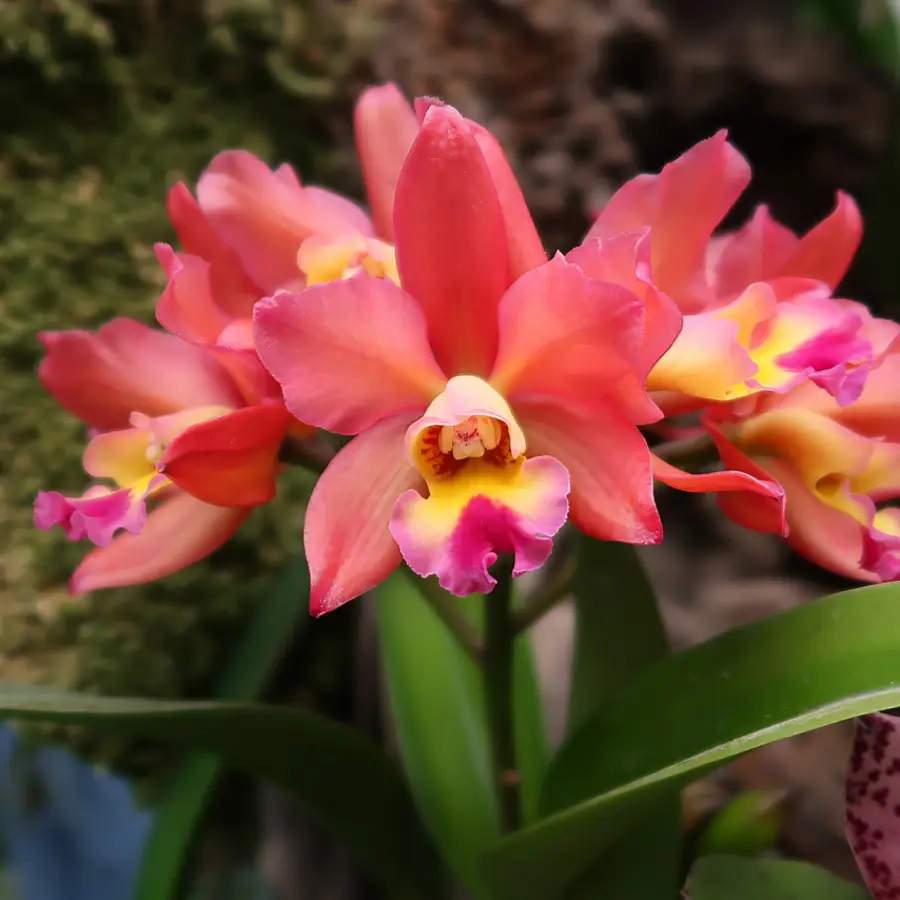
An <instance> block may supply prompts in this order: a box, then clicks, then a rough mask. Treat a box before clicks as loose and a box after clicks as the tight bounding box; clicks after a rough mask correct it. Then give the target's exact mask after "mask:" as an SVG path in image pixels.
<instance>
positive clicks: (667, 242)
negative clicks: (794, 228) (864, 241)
mask: <svg viewBox="0 0 900 900" xmlns="http://www.w3.org/2000/svg"><path fill="white" fill-rule="evenodd" d="M727 138H728V135H727V132H725V131H724V130H723V131H719V132H717V133H716V134H715V135H714V136H713V137H711V138H708V139H707V140H705V141H701V142H700V143H699V144H697V145H696V146H695V147H692V148H691V149H690V150H688V151H687V152H686V153H684V154H683V155H682V156H680V157H679V158H678V159H677V160H675V161H674V162H671V163H669V164H668V165H667V166H665V167H664V168H663V169H662V171H661V172H660V173H659V174H658V175H638V176H637V177H636V178H633V179H632V180H631V181H629V182H627V183H626V184H625V185H623V186H622V187H621V188H620V189H619V190H618V191H616V193H615V194H614V195H613V197H612V198H611V199H610V201H609V202H608V203H607V204H606V206H605V207H604V208H603V209H602V210H601V211H600V213H599V214H598V215H597V218H596V220H595V222H594V224H593V226H592V227H591V229H590V231H589V232H588V235H587V239H593V238H600V239H601V240H607V239H609V238H612V237H616V236H617V235H620V234H625V233H628V232H634V231H639V230H641V229H643V228H650V229H651V272H650V277H651V280H652V281H653V284H654V285H655V286H656V287H657V288H658V289H659V290H661V291H663V292H665V293H666V294H667V295H668V296H669V297H671V298H672V299H673V300H674V301H675V302H676V303H677V304H678V305H679V307H680V308H681V309H682V310H683V311H684V312H685V313H697V312H702V311H704V310H707V309H710V308H713V307H717V306H723V305H725V304H726V303H728V302H730V301H732V300H734V299H736V298H737V297H738V296H740V295H741V294H742V293H743V292H744V291H745V290H746V289H747V288H748V287H750V285H752V284H754V283H756V282H761V281H764V282H768V283H770V284H772V285H773V287H774V289H775V293H776V296H779V297H783V296H793V295H794V294H797V293H808V292H809V290H810V289H811V288H812V285H811V284H810V282H813V283H821V284H824V285H825V286H826V287H827V288H829V290H833V289H834V288H835V287H836V286H837V285H838V283H839V282H840V280H841V278H843V276H844V273H845V272H846V271H847V268H848V267H849V265H850V262H851V260H852V259H853V256H854V254H855V253H856V249H857V247H858V246H859V241H860V236H861V233H862V220H861V218H860V214H859V210H858V209H857V207H856V204H855V203H854V202H853V200H852V199H851V198H850V197H848V196H847V195H846V194H843V193H839V194H838V198H837V207H836V208H835V210H834V212H833V213H831V215H829V216H828V217H827V218H826V219H824V220H823V221H822V222H820V223H819V224H818V225H817V226H816V227H815V228H813V229H812V230H811V231H810V232H809V233H808V234H806V235H805V236H804V237H802V238H798V237H797V236H796V235H795V234H794V233H793V232H791V231H790V230H789V229H788V228H785V227H784V226H783V225H779V224H778V223H777V222H775V221H774V220H773V219H772V218H771V216H770V215H769V213H768V210H767V209H766V208H765V207H760V209H758V210H757V212H756V214H755V215H754V216H753V218H752V219H751V220H750V222H749V223H748V224H747V225H746V226H745V227H744V228H742V229H740V230H739V231H737V232H733V233H732V234H726V235H722V236H717V237H713V232H714V231H715V230H716V229H717V228H718V227H719V225H720V224H721V223H722V220H723V219H724V218H725V215H726V214H727V213H728V211H729V210H730V209H731V207H732V206H733V205H734V203H735V202H736V201H737V199H738V197H739V196H740V195H741V193H743V191H744V189H745V188H746V187H747V185H748V184H749V183H750V166H749V164H748V163H747V161H746V159H744V157H743V156H742V155H741V154H740V153H739V152H738V150H737V149H736V148H735V147H734V146H732V145H731V144H730V143H729V142H728V139H727ZM803 282H806V284H803Z"/></svg>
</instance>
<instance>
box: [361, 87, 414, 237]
mask: <svg viewBox="0 0 900 900" xmlns="http://www.w3.org/2000/svg"><path fill="white" fill-rule="evenodd" d="M353 121H354V126H355V131H356V149H357V153H358V154H359V161H360V164H361V165H362V170H363V178H364V180H365V183H366V194H367V195H368V198H369V206H370V207H371V209H372V219H373V220H374V222H375V230H376V232H377V233H378V235H379V237H382V238H384V239H385V240H387V241H393V240H394V192H395V191H396V190H397V180H398V179H399V177H400V169H401V168H402V167H403V161H404V160H405V159H406V154H407V153H408V152H409V148H410V146H411V144H412V142H413V138H415V136H416V132H417V131H418V130H419V123H418V120H417V119H416V114H415V113H414V112H413V108H412V106H411V105H410V103H409V101H408V100H407V99H406V98H405V97H404V96H403V94H402V93H401V92H400V89H399V88H398V87H397V85H395V84H383V85H379V86H377V87H370V88H366V90H364V91H363V92H362V94H360V96H359V100H357V102H356V110H355V112H354V118H353Z"/></svg>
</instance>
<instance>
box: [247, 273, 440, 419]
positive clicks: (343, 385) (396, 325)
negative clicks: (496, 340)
mask: <svg viewBox="0 0 900 900" xmlns="http://www.w3.org/2000/svg"><path fill="white" fill-rule="evenodd" d="M254 323H255V334H256V345H257V350H258V352H259V356H260V359H261V360H262V361H263V364H264V365H265V366H266V368H268V370H269V371H270V372H271V373H272V375H274V376H275V378H276V380H277V381H279V382H280V384H281V386H282V388H283V390H284V399H285V402H286V403H287V407H288V409H289V410H290V411H291V412H292V413H293V414H294V415H295V416H297V418H298V419H301V420H302V421H304V422H308V423H309V424H311V425H316V426H318V427H320V428H327V429H328V430H329V431H335V432H338V433H340V434H355V433H357V432H360V431H363V430H364V429H366V428H368V427H369V426H370V425H372V424H373V423H374V422H377V421H378V420H379V419H381V418H383V417H384V416H389V415H393V414H394V413H397V412H400V411H402V410H411V411H415V410H422V409H424V408H425V406H427V405H428V402H429V400H431V398H432V397H434V396H435V395H436V394H438V393H439V392H440V391H441V389H442V388H443V386H444V383H445V380H446V379H445V378H444V377H443V374H442V372H441V370H440V369H439V368H438V365H437V363H436V362H435V361H434V357H433V356H432V353H431V349H430V347H429V345H428V339H427V336H426V323H425V319H424V316H423V315H422V311H421V309H420V308H419V306H418V305H417V304H416V302H415V300H413V299H412V297H410V296H409V295H408V294H406V293H405V292H404V291H402V290H401V289H400V288H398V287H397V286H396V285H395V284H394V283H393V282H391V281H388V280H386V279H380V278H372V277H370V276H368V275H357V276H355V277H354V278H350V279H348V280H346V281H334V282H329V283H327V284H321V285H316V286H314V287H311V288H307V289H306V290H305V291H303V292H302V293H300V294H288V293H283V294H278V295H276V296H275V297H271V298H267V299H265V300H262V301H260V302H259V303H258V304H257V305H256V310H255V311H254Z"/></svg>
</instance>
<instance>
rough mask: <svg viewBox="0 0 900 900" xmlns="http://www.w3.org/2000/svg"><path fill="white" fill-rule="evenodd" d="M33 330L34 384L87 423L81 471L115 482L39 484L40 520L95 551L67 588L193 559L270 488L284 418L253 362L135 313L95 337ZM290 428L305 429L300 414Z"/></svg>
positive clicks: (138, 575) (145, 577) (286, 423)
mask: <svg viewBox="0 0 900 900" xmlns="http://www.w3.org/2000/svg"><path fill="white" fill-rule="evenodd" d="M40 338H41V342H42V343H43V345H44V347H45V349H46V351H47V355H46V357H45V358H44V360H43V361H42V363H41V366H40V370H39V374H40V378H41V381H42V382H43V384H44V386H45V387H46V388H47V390H49V391H50V393H52V394H53V396H54V397H55V398H56V399H57V400H58V401H59V403H60V405H61V406H63V407H64V408H65V409H67V410H68V411H69V412H72V413H74V414H75V415H77V416H78V417H79V418H81V419H82V420H84V421H85V422H86V423H87V424H88V425H89V426H90V427H91V429H92V430H93V436H92V437H91V439H90V442H89V443H88V447H87V450H86V452H85V455H84V467H85V470H86V472H87V473H88V474H89V475H91V476H93V477H95V478H98V479H103V480H104V481H105V482H112V484H108V483H104V482H100V483H98V484H96V485H94V486H93V487H91V488H89V489H88V490H87V491H86V492H85V493H84V494H83V495H82V496H80V497H66V496H63V495H62V494H60V493H57V492H55V491H49V492H42V493H41V494H39V495H38V498H37V501H36V503H35V523H36V524H37V526H38V527H39V528H45V529H46V528H52V527H53V526H54V525H61V526H62V527H63V529H64V530H65V532H66V535H67V536H68V537H69V538H71V539H72V540H80V539H82V538H87V539H88V540H90V541H91V542H92V543H94V544H95V545H96V546H97V547H98V548H99V549H97V550H95V551H94V552H93V553H91V554H90V555H89V556H88V557H87V558H86V559H85V560H84V561H83V562H82V564H81V565H80V566H79V567H78V570H77V571H76V572H75V574H74V576H73V577H72V581H71V588H72V591H73V593H76V594H78V593H82V592H84V591H89V590H93V589H96V588H101V587H113V586H117V585H126V584H138V583H140V582H143V581H151V580H154V579H156V578H160V577H162V576H163V575H167V574H169V573H171V572H175V571H178V570H179V569H182V568H184V567H185V566H188V565H191V564H192V563H194V562H196V561H197V560H198V559H201V558H203V557H204V556H206V555H207V554H209V553H211V552H212V551H213V550H215V549H216V548H217V547H219V546H221V545H222V544H223V543H224V542H225V541H226V540H228V538H230V537H231V535H232V534H234V532H235V531H236V530H237V529H238V527H239V526H240V525H241V523H242V522H243V521H244V519H246V517H247V516H248V515H249V512H250V510H251V508H252V507H254V506H258V505H260V504H263V503H267V502H268V501H269V500H271V499H272V498H273V497H274V495H275V471H276V467H277V456H278V451H279V448H280V446H281V443H282V440H283V438H284V437H285V434H286V432H287V431H288V429H289V427H291V417H290V415H289V414H288V412H287V411H286V410H285V408H284V404H283V403H282V402H281V400H280V397H279V396H278V395H277V392H275V391H273V390H272V384H271V381H270V380H269V379H268V378H267V377H266V376H265V373H264V372H262V371H261V370H260V369H259V363H258V362H256V361H255V360H252V359H247V358H246V356H245V355H243V354H233V353H231V352H230V351H220V352H218V353H214V352H212V351H210V350H207V349H206V348H203V347H198V346H194V345H191V344H187V343H185V342H183V341H180V340H179V339H178V338H175V337H172V336H171V335H167V334H164V333H162V332H159V331H155V330H154V329H152V328H148V327H147V326H145V325H142V324H141V323H140V322H136V321H134V320H131V319H115V320H114V321H112V322H110V323H109V324H107V325H104V326H103V327H102V328H101V329H100V330H99V331H98V332H97V333H96V334H91V333H89V332H86V331H63V332H49V333H45V334H42V335H41V336H40ZM293 428H294V429H295V430H296V431H297V432H298V433H302V432H303V428H302V427H301V426H299V423H295V424H294V426H293ZM151 501H152V502H153V503H154V504H155V505H154V508H153V509H152V511H150V512H149V514H148V512H147V504H148V502H151Z"/></svg>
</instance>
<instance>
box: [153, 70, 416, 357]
mask: <svg viewBox="0 0 900 900" xmlns="http://www.w3.org/2000/svg"><path fill="white" fill-rule="evenodd" d="M417 128H418V124H417V121H416V116H415V113H414V112H413V109H412V107H411V106H410V104H409V103H408V102H407V101H406V100H405V99H404V98H403V96H402V94H401V93H400V92H399V90H398V89H397V88H396V86H394V85H391V84H388V85H384V86H381V87H372V88H369V89H367V90H366V91H364V92H363V94H362V95H361V96H360V98H359V101H358V103H357V107H356V138H357V145H358V148H359V156H360V160H361V163H362V168H363V174H364V176H365V182H366V187H367V190H368V194H369V201H370V203H371V208H372V216H373V219H374V224H373V219H370V218H369V216H368V215H367V214H366V213H365V212H364V211H363V210H362V209H361V208H360V207H359V206H357V205H356V204H355V203H353V202H352V201H351V200H348V199H347V198H345V197H342V196H340V195H339V194H335V193H333V192H331V191H327V190H324V189H322V188H319V187H311V186H305V185H302V184H301V182H300V178H299V177H298V175H297V174H296V172H295V171H294V170H293V169H292V168H291V167H290V166H288V165H282V166H279V167H278V168H277V169H275V170H274V171H273V170H271V169H270V168H269V167H268V166H267V165H266V164H265V163H264V162H263V161H262V160H260V159H258V158H257V157H256V156H254V155H253V154H252V153H249V152H248V151H246V150H228V151H225V152H223V153H220V154H219V155H218V156H216V157H215V159H213V161H212V162H211V163H210V165H209V166H208V167H207V169H206V170H205V171H204V173H203V174H202V175H201V176H200V178H199V180H198V182H197V192H196V193H197V196H196V197H194V196H193V195H192V194H191V192H190V189H189V188H188V187H187V185H185V184H184V183H179V184H176V185H175V186H174V187H173V188H172V189H171V191H170V192H169V196H168V199H167V209H168V213H169V218H170V219H171V221H172V224H173V225H174V227H175V231H176V232H177V234H178V237H179V240H180V241H181V245H182V247H183V248H184V249H183V252H176V251H174V250H173V249H172V248H171V247H169V246H168V245H167V244H158V245H157V247H156V253H157V257H158V258H159V261H160V264H161V265H162V267H163V270H164V271H165V273H166V275H167V277H168V279H169V283H168V286H167V288H166V290H165V292H164V293H163V295H162V297H161V298H160V301H159V304H158V306H157V311H156V312H157V319H158V320H159V323H160V324H161V325H162V326H163V327H164V328H166V329H167V330H168V331H170V332H172V334H176V335H178V336H179V337H182V338H184V339H185V340H189V341H193V342H195V343H200V344H207V345H212V346H217V345H218V346H223V347H231V348H238V349H252V348H253V343H252V341H253V336H252V328H251V322H250V317H251V312H252V309H253V304H254V303H256V301H257V300H259V299H260V298H261V297H264V296H269V295H271V294H273V293H275V292H276V291H279V290H288V291H291V290H299V289H302V288H303V287H305V286H307V285H309V284H317V283H320V282H322V281H327V280H332V279H333V278H340V277H349V276H350V275H352V274H354V273H355V272H356V271H360V270H362V271H366V272H368V273H369V274H373V275H378V276H379V277H388V278H396V264H395V262H394V257H393V247H392V246H391V243H390V242H391V240H392V237H393V235H392V226H391V215H390V214H391V207H392V205H393V194H394V188H395V185H396V182H397V178H398V176H399V173H400V167H401V165H402V163H403V159H404V157H405V156H406V151H407V150H408V149H409V145H410V144H411V143H412V139H413V137H414V135H415V133H416V130H417Z"/></svg>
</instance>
